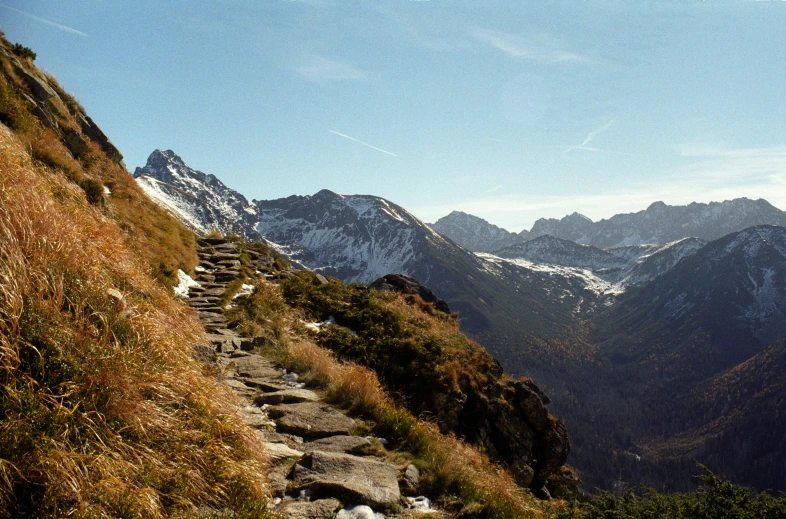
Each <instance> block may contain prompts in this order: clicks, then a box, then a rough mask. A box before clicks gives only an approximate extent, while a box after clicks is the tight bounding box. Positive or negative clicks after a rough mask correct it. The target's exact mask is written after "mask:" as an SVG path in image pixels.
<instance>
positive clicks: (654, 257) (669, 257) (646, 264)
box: [609, 238, 707, 284]
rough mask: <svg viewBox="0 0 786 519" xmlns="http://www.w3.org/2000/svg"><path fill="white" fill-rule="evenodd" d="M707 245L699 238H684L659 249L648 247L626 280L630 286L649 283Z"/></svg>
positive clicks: (628, 272)
mask: <svg viewBox="0 0 786 519" xmlns="http://www.w3.org/2000/svg"><path fill="white" fill-rule="evenodd" d="M706 244H707V242H705V241H704V240H700V239H699V238H684V239H682V240H678V241H676V242H671V243H667V244H665V245H661V246H657V247H647V250H646V252H645V253H644V254H641V255H639V256H638V257H637V258H636V263H635V264H634V265H633V266H632V267H631V268H630V269H629V270H628V271H627V272H626V274H625V277H624V280H625V282H626V283H630V284H644V283H649V282H650V281H652V280H653V279H655V278H656V277H658V276H660V275H661V274H664V273H666V272H668V271H669V270H671V269H673V268H674V267H675V266H676V265H677V263H679V261H680V260H681V259H683V258H685V257H688V256H690V255H692V254H694V253H695V252H696V251H698V250H700V249H701V248H702V247H704V245H706ZM617 251H620V249H611V250H609V252H611V253H612V254H616V253H617ZM620 252H622V251H620ZM625 252H627V251H625Z"/></svg>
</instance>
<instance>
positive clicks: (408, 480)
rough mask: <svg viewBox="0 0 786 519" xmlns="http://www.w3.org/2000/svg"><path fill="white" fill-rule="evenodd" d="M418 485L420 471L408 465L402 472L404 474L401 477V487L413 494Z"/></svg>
mask: <svg viewBox="0 0 786 519" xmlns="http://www.w3.org/2000/svg"><path fill="white" fill-rule="evenodd" d="M419 483H420V471H419V470H418V468H417V467H416V466H415V465H413V464H411V463H410V464H409V465H407V468H406V469H405V470H404V474H403V475H402V477H401V484H402V485H403V487H404V490H407V491H409V492H414V491H415V490H416V489H417V488H418V484H419Z"/></svg>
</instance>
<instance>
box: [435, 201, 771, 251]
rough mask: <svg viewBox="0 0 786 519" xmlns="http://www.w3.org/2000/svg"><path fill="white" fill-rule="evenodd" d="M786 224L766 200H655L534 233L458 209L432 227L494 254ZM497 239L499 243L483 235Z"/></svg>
mask: <svg viewBox="0 0 786 519" xmlns="http://www.w3.org/2000/svg"><path fill="white" fill-rule="evenodd" d="M761 224H770V225H780V226H784V225H786V212H785V211H781V210H780V209H778V208H776V207H774V206H772V205H771V204H770V203H769V202H767V201H766V200H762V199H759V200H750V199H748V198H736V199H734V200H727V201H725V202H711V203H709V204H701V203H695V202H694V203H692V204H689V205H686V206H670V205H666V204H664V203H663V202H655V203H653V204H651V205H650V206H649V207H648V208H647V209H646V210H644V211H639V212H637V213H628V214H618V215H615V216H612V217H611V218H608V219H603V220H600V221H598V222H593V221H592V220H590V219H589V218H587V217H586V216H584V215H581V214H579V213H573V214H570V215H568V216H565V217H564V218H562V219H559V220H558V219H555V218H541V219H539V220H537V221H536V222H535V224H534V225H533V226H532V229H531V230H530V231H526V230H525V231H521V232H520V233H518V234H515V233H512V232H508V231H506V230H505V229H501V228H499V227H497V226H495V225H492V224H490V223H488V222H486V221H485V220H483V219H481V218H478V217H476V216H472V215H468V214H465V213H461V212H458V211H454V212H452V213H451V214H449V215H448V216H445V217H443V218H440V219H439V220H438V221H437V222H435V223H434V224H432V228H433V229H434V230H435V231H437V232H439V233H440V234H443V235H444V236H446V237H448V238H450V239H451V240H453V241H454V242H455V243H457V244H459V245H461V246H462V247H464V248H466V249H467V250H471V251H475V252H494V251H496V250H499V249H502V248H504V247H507V246H510V245H514V244H516V243H520V242H523V241H526V240H529V239H532V238H537V237H538V236H543V235H550V236H554V237H555V238H562V239H564V240H569V241H573V242H576V243H580V244H583V245H592V246H594V247H598V248H600V249H610V248H616V247H624V246H630V245H641V244H664V243H669V242H673V241H677V240H680V239H682V238H687V237H694V238H700V239H702V240H714V239H716V238H720V237H721V236H725V235H726V234H729V233H731V232H736V231H741V230H742V229H745V228H746V227H751V226H753V225H761ZM492 236H493V237H495V238H494V239H490V238H486V239H483V237H492Z"/></svg>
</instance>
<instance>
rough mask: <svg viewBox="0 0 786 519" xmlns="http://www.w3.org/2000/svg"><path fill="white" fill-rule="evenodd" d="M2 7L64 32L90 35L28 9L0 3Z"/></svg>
mask: <svg viewBox="0 0 786 519" xmlns="http://www.w3.org/2000/svg"><path fill="white" fill-rule="evenodd" d="M0 7H5V8H6V9H9V10H11V11H14V12H17V13H19V14H21V15H24V16H27V17H28V18H31V19H33V20H35V21H37V22H41V23H44V24H46V25H49V26H51V27H54V28H55V29H59V30H61V31H64V32H67V33H70V34H76V35H77V36H89V35H88V34H85V33H84V32H82V31H78V30H76V29H74V28H73V27H69V26H67V25H63V24H61V23H57V22H53V21H52V20H47V19H46V18H41V17H40V16H36V15H34V14H32V13H28V12H27V11H22V10H21V9H17V8H15V7H11V6H9V5H5V4H0Z"/></svg>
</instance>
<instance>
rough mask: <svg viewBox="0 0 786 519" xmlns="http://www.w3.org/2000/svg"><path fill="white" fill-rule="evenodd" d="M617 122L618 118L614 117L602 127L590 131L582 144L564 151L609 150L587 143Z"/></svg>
mask: <svg viewBox="0 0 786 519" xmlns="http://www.w3.org/2000/svg"><path fill="white" fill-rule="evenodd" d="M616 122H617V120H616V119H612V120H611V121H609V122H607V123H606V124H604V125H603V126H601V127H600V128H597V129H595V130H592V131H591V132H589V134H587V137H586V138H585V139H584V140H583V141H582V142H581V144H579V145H578V146H569V147H568V148H567V149H566V150H565V151H564V152H563V153H568V152H571V151H573V150H586V151H603V152H606V151H607V150H604V149H601V148H595V147H592V146H587V144H589V143H590V142H591V141H592V139H594V138H595V137H597V136H598V135H599V134H601V133H603V132H605V131H606V130H608V129H609V128H611V127H612V126H614V124H616Z"/></svg>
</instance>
